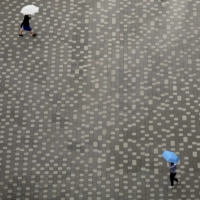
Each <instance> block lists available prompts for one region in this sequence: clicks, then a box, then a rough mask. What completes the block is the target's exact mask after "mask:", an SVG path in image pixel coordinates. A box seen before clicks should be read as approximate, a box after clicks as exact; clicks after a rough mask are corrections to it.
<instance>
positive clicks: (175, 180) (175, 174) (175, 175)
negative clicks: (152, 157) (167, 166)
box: [174, 173, 178, 182]
mask: <svg viewBox="0 0 200 200" xmlns="http://www.w3.org/2000/svg"><path fill="white" fill-rule="evenodd" d="M175 176H176V173H175V175H174V180H175V181H176V182H178V179H177V178H175Z"/></svg>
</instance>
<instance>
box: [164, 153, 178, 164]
mask: <svg viewBox="0 0 200 200" xmlns="http://www.w3.org/2000/svg"><path fill="white" fill-rule="evenodd" d="M162 157H163V158H164V159H165V160H166V161H167V162H170V163H178V161H179V160H180V158H179V157H178V156H177V155H176V154H175V153H174V152H171V151H167V150H166V151H164V152H163V154H162Z"/></svg>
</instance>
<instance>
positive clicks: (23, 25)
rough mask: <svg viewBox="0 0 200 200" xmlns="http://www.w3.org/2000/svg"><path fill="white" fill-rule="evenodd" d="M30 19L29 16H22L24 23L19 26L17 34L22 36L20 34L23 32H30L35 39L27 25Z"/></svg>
mask: <svg viewBox="0 0 200 200" xmlns="http://www.w3.org/2000/svg"><path fill="white" fill-rule="evenodd" d="M30 19H31V16H30V15H25V16H24V21H23V22H22V24H21V30H20V32H19V36H21V37H22V36H23V35H22V32H23V31H30V34H31V35H32V36H33V37H35V36H36V35H37V34H35V33H34V32H33V30H32V28H31V27H30V24H29V20H30Z"/></svg>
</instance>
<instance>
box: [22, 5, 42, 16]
mask: <svg viewBox="0 0 200 200" xmlns="http://www.w3.org/2000/svg"><path fill="white" fill-rule="evenodd" d="M37 12H39V8H38V7H36V6H34V5H28V6H25V7H23V8H22V9H21V13H22V14H24V15H33V14H35V13H37Z"/></svg>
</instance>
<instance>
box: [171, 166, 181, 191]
mask: <svg viewBox="0 0 200 200" xmlns="http://www.w3.org/2000/svg"><path fill="white" fill-rule="evenodd" d="M169 170H170V182H171V186H169V187H170V188H174V181H176V182H177V183H180V180H178V179H177V178H175V176H176V164H174V163H170V165H169Z"/></svg>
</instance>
